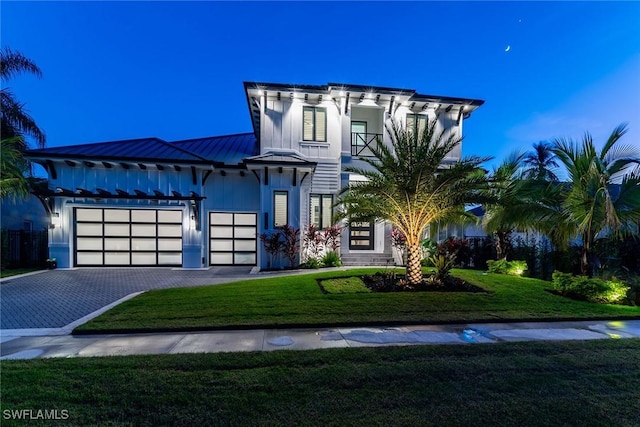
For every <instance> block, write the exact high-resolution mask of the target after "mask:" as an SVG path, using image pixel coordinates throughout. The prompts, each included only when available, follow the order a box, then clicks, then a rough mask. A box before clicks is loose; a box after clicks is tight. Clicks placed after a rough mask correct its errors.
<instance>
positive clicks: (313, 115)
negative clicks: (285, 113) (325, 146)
mask: <svg viewBox="0 0 640 427" xmlns="http://www.w3.org/2000/svg"><path fill="white" fill-rule="evenodd" d="M302 139H303V140H304V141H321V142H326V141H327V110H326V109H324V108H320V107H302Z"/></svg>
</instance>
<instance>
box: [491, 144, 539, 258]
mask: <svg viewBox="0 0 640 427" xmlns="http://www.w3.org/2000/svg"><path fill="white" fill-rule="evenodd" d="M522 159H523V156H522V155H521V154H518V153H512V154H511V155H510V156H508V157H507V158H506V159H505V160H504V162H503V163H502V164H500V165H499V166H498V168H496V169H495V170H494V171H493V174H492V180H491V184H490V185H489V187H488V189H487V193H488V194H489V195H490V196H491V198H492V199H493V202H492V203H488V204H485V206H484V207H485V215H484V217H483V218H482V223H483V226H484V229H485V230H486V231H487V232H488V233H491V234H493V235H495V237H496V239H495V240H494V243H495V248H496V255H497V258H498V259H499V260H506V259H507V256H508V255H509V251H510V249H511V233H512V232H513V230H514V229H515V228H518V227H520V228H522V227H524V226H526V225H527V224H528V219H529V215H530V213H531V211H530V210H529V208H528V206H527V203H526V200H528V198H527V197H526V196H525V193H526V192H525V186H526V181H524V180H523V176H522V173H521V163H522Z"/></svg>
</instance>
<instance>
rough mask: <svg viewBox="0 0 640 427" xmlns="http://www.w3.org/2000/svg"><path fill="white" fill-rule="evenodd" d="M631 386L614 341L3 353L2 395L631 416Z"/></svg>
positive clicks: (416, 419)
mask: <svg viewBox="0 0 640 427" xmlns="http://www.w3.org/2000/svg"><path fill="white" fill-rule="evenodd" d="M638 384H640V340H639V339H620V340H594V341H586V342H550V343H543V342H528V343H502V344H483V345H459V346H409V347H386V348H358V349H352V348H348V349H331V350H314V351H304V352H296V351H276V352H264V353H233V354H197V355H194V354H192V355H157V356H128V357H99V358H78V359H45V360H43V359H37V360H27V361H3V362H2V383H1V393H2V409H3V414H5V411H7V410H8V411H11V410H20V409H31V410H34V411H36V410H38V409H48V410H52V409H58V410H59V411H62V410H66V411H68V412H67V413H68V417H69V418H68V420H66V421H61V422H59V423H60V424H61V425H109V426H111V425H132V426H156V425H172V426H182V425H184V426H198V425H202V426H204V425H287V426H290V425H318V426H334V425H335V426H352V425H353V426H373V425H380V426H383V425H394V426H402V425H407V426H496V425H501V426H560V425H571V426H596V425H597V426H633V425H638V420H639V418H638V414H640V400H639V399H638ZM9 413H10V412H9ZM46 423H47V424H50V423H51V424H52V423H54V422H52V421H48V422H46ZM2 425H7V426H9V425H27V423H15V424H12V422H11V421H8V420H6V419H3V420H2ZM29 425H30V424H29Z"/></svg>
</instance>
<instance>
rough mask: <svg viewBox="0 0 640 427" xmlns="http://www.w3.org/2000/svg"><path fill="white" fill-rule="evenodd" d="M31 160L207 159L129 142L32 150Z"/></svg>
mask: <svg viewBox="0 0 640 427" xmlns="http://www.w3.org/2000/svg"><path fill="white" fill-rule="evenodd" d="M26 154H27V156H28V157H36V158H37V157H51V158H70V159H72V158H81V159H105V160H138V161H145V160H154V161H157V160H164V159H166V160H167V161H183V162H189V161H194V162H202V161H203V160H204V159H203V158H202V157H200V156H198V155H197V154H194V153H190V152H188V151H187V150H184V149H182V148H180V147H176V146H174V145H173V144H170V143H168V142H166V141H163V140H161V139H159V138H142V139H130V140H124V141H110V142H100V143H94V144H80V145H69V146H64V147H51V148H42V149H37V150H30V151H28V152H27V153H26Z"/></svg>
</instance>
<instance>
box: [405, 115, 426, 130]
mask: <svg viewBox="0 0 640 427" xmlns="http://www.w3.org/2000/svg"><path fill="white" fill-rule="evenodd" d="M426 127H427V116H425V115H424V114H407V130H408V131H409V132H413V133H414V134H416V135H420V134H421V133H422V132H423V131H424V130H425V128H426Z"/></svg>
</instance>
